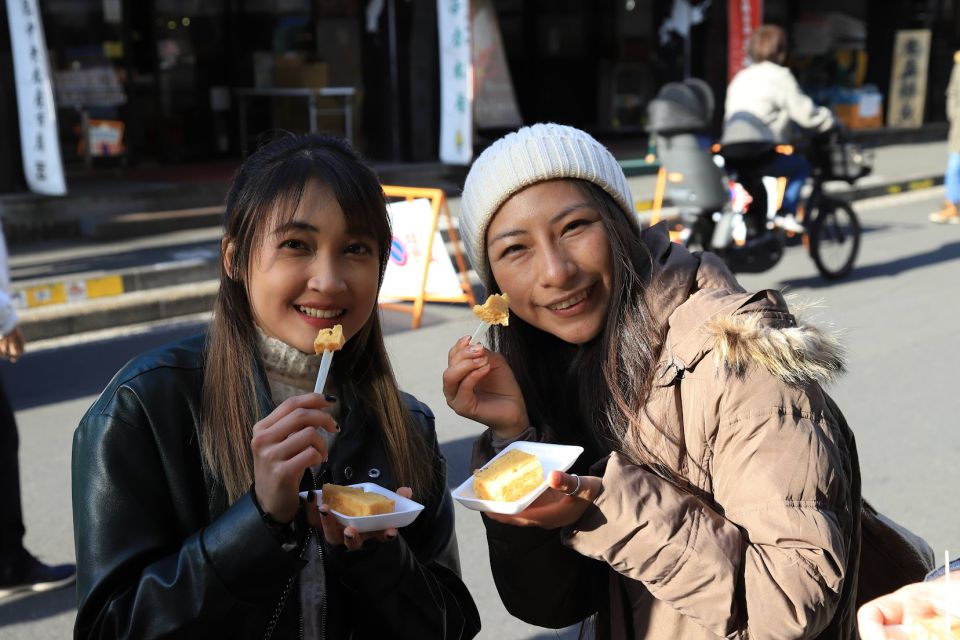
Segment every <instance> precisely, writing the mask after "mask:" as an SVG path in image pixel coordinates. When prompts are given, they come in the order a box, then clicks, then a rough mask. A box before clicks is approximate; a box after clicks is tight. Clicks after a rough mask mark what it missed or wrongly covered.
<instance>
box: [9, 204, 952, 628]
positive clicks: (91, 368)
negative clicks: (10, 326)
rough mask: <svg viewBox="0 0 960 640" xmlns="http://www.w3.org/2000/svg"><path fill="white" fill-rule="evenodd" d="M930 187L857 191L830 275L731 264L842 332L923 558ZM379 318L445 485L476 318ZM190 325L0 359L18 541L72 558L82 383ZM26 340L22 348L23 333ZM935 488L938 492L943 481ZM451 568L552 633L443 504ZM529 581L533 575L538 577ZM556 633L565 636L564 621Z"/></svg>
mask: <svg viewBox="0 0 960 640" xmlns="http://www.w3.org/2000/svg"><path fill="white" fill-rule="evenodd" d="M941 199H942V189H931V190H927V191H919V192H914V193H908V194H905V195H900V196H891V197H886V198H878V199H873V200H865V201H862V202H859V203H857V205H856V208H857V211H858V213H859V214H860V215H861V219H862V221H863V224H864V227H865V231H866V232H865V233H864V236H863V246H862V249H861V254H860V259H859V261H858V266H857V268H856V270H855V271H854V273H853V274H852V276H851V277H850V278H849V279H847V280H844V281H842V282H840V283H833V284H829V285H828V284H827V283H825V282H824V281H823V280H821V279H820V278H819V277H818V275H817V272H816V269H815V267H814V265H813V262H812V261H811V260H810V259H809V257H808V256H807V255H806V254H805V253H803V251H802V250H801V249H799V248H793V249H790V250H789V251H788V254H787V255H786V257H785V259H784V260H783V261H782V263H781V264H780V265H778V266H777V267H776V268H775V269H773V270H771V271H769V272H767V273H763V274H754V275H745V276H743V277H742V278H741V282H742V283H743V284H744V286H746V287H747V288H748V289H756V288H764V287H773V288H780V289H784V290H786V291H787V292H788V293H792V294H795V295H796V296H797V299H798V300H805V301H810V300H819V301H820V303H821V304H820V306H819V308H817V309H815V310H812V311H811V312H808V315H809V314H811V313H812V314H813V315H814V316H816V317H817V318H818V320H819V321H820V322H823V323H830V324H832V325H834V326H835V327H836V328H838V329H840V330H842V331H843V332H844V342H845V343H846V345H847V347H848V350H849V353H848V367H849V373H848V374H847V376H846V377H845V378H843V379H842V380H841V381H840V382H839V383H837V384H836V386H835V387H834V388H833V389H832V390H831V394H832V395H833V397H834V398H835V399H836V400H837V402H838V404H839V405H840V407H841V408H842V409H843V410H844V413H845V415H846V417H847V419H848V421H849V423H850V424H851V426H852V427H853V429H854V430H855V431H856V433H857V437H858V442H859V451H860V461H861V467H862V473H863V487H864V494H865V496H866V497H867V498H868V499H869V500H870V501H871V502H872V503H873V504H874V506H876V507H877V508H878V509H879V510H880V511H882V512H884V513H886V514H887V515H889V516H891V517H893V518H894V519H896V520H898V521H899V522H901V523H902V524H904V525H906V526H908V527H909V528H911V529H912V530H914V531H916V532H918V533H920V534H922V535H923V536H925V537H926V538H927V540H928V541H929V542H930V544H931V545H932V546H933V548H934V550H935V551H936V552H937V554H938V556H942V554H943V550H944V549H945V548H947V549H950V551H951V554H952V555H953V556H957V555H960V504H958V502H957V497H956V495H955V494H956V487H957V486H960V464H958V463H957V461H958V460H960V430H957V429H956V426H957V420H958V418H957V416H958V415H960V393H958V391H960V389H958V376H957V371H956V362H957V361H958V359H960V328H958V319H957V318H958V316H960V295H958V294H960V285H958V283H957V275H958V273H960V269H958V267H960V227H958V226H950V227H938V226H934V225H931V224H929V223H928V222H927V220H926V216H927V213H929V212H930V211H933V210H934V209H935V208H936V206H937V204H938V203H939V201H940V200H941ZM404 321H405V317H397V316H391V317H390V318H389V321H388V325H389V327H390V328H391V329H390V335H389V337H388V344H389V348H390V351H391V355H392V357H393V362H394V365H395V367H396V370H397V374H398V376H399V378H400V381H401V385H402V386H403V387H404V388H405V389H406V390H408V391H410V392H412V393H414V394H415V395H417V396H419V397H420V398H421V399H422V400H424V401H425V402H427V403H428V404H430V405H431V406H432V407H433V409H434V411H435V412H436V414H437V418H438V427H439V431H440V437H441V442H442V444H443V447H444V451H445V452H446V454H447V458H448V462H449V465H450V476H451V485H452V486H455V485H456V484H459V482H460V481H462V480H463V479H464V478H465V477H466V476H467V474H468V472H469V469H468V459H469V450H470V444H471V442H472V440H473V438H474V437H475V436H476V435H477V433H478V429H477V427H476V425H475V424H473V423H470V422H468V421H466V420H463V419H461V418H459V417H457V416H456V415H454V414H453V413H452V412H451V411H450V410H449V409H448V408H447V407H446V405H445V403H444V402H443V397H442V394H441V390H440V374H441V372H442V370H443V367H444V364H445V360H446V351H447V348H448V347H449V345H450V344H452V343H453V341H455V340H456V339H457V338H458V337H460V336H462V335H465V334H468V333H471V332H472V331H473V329H474V328H475V327H476V321H475V320H474V319H473V317H472V315H471V314H470V313H469V311H468V310H467V309H466V308H464V307H442V306H441V307H436V308H433V307H429V308H428V310H427V316H426V321H425V325H424V327H422V328H421V329H419V330H417V331H408V330H404V329H403V326H402V324H403V322H404ZM190 329H192V326H183V327H179V328H175V329H174V330H172V331H167V332H161V333H155V334H151V335H148V336H141V337H136V338H124V339H119V340H111V341H108V342H102V343H97V344H94V345H75V346H72V347H64V348H62V349H60V350H57V351H52V350H46V351H41V352H33V353H29V354H28V355H27V357H25V358H24V360H23V361H22V362H21V363H20V364H18V365H15V366H10V365H8V364H6V363H4V364H3V365H0V376H3V378H4V379H5V382H6V384H7V388H8V391H9V392H10V394H11V395H12V397H13V401H14V403H15V404H16V405H17V409H18V414H17V417H18V421H19V425H20V435H21V449H20V459H21V467H22V468H21V476H22V480H23V485H24V486H23V499H24V508H25V517H26V523H27V539H26V541H27V545H28V547H29V548H30V549H31V550H32V551H34V552H35V553H37V554H38V555H40V556H41V557H42V558H43V559H44V560H46V561H48V562H60V561H68V560H71V559H72V558H73V542H72V529H71V513H70V440H71V435H72V431H73V428H74V426H75V425H76V423H77V421H78V419H79V417H80V415H81V414H82V413H83V411H84V410H85V409H86V407H87V406H88V405H89V404H90V402H91V401H92V399H93V397H94V395H95V393H96V390H97V389H99V388H101V387H102V386H103V385H104V384H105V383H106V382H107V380H108V379H109V376H110V375H111V373H112V372H113V371H114V370H115V369H116V368H117V366H118V365H119V363H120V362H122V361H123V360H124V359H126V357H127V356H128V355H130V354H132V353H134V352H136V351H139V350H140V349H142V348H145V347H146V346H147V344H148V343H151V342H156V341H160V340H166V339H168V338H170V337H172V336H173V335H174V334H176V333H183V332H186V331H189V330H190ZM28 348H29V345H28ZM951 487H952V488H953V489H951ZM457 525H458V526H457V528H458V538H459V542H460V555H461V561H462V565H463V574H464V578H465V580H466V582H467V585H468V587H470V589H471V590H472V592H473V594H474V597H475V599H476V601H477V605H478V607H479V609H480V611H481V615H482V616H483V628H484V629H483V631H482V632H481V637H483V638H494V637H495V638H497V639H498V640H511V639H533V638H544V639H546V638H554V637H556V635H555V634H554V632H553V631H548V630H544V629H538V628H535V627H531V626H529V625H525V624H523V623H520V622H518V621H516V620H514V619H513V618H511V617H510V616H509V614H507V613H506V611H505V610H504V609H503V607H502V605H501V604H500V602H499V598H498V596H497V594H496V591H495V589H494V586H493V582H492V579H491V577H490V573H489V567H488V563H487V557H486V545H485V542H484V539H483V531H482V525H481V523H480V516H479V515H478V514H476V513H474V512H471V511H467V510H466V509H464V508H462V507H460V506H459V505H458V506H457ZM544 588H545V589H548V588H549V585H544ZM75 606H76V603H75V596H74V593H73V591H72V590H64V591H58V592H54V593H48V594H43V595H37V596H32V597H27V598H20V599H16V600H8V601H4V602H0V638H5V639H6V638H9V639H11V640H13V639H17V640H20V639H24V640H25V639H27V638H30V639H46V638H51V639H52V638H57V639H60V638H66V637H68V636H69V635H70V633H71V629H72V623H73V618H74V615H75ZM560 637H562V638H567V637H575V634H573V633H572V632H567V633H564V634H561V636H560Z"/></svg>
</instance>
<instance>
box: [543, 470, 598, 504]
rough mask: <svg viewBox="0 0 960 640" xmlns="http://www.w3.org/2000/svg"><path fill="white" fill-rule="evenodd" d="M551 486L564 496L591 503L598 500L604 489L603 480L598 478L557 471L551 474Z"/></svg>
mask: <svg viewBox="0 0 960 640" xmlns="http://www.w3.org/2000/svg"><path fill="white" fill-rule="evenodd" d="M549 484H550V486H551V487H552V488H554V489H556V490H557V491H559V492H561V493H563V494H564V495H568V496H570V497H572V498H581V499H583V500H589V501H590V502H593V501H594V500H596V498H597V496H599V495H600V492H601V490H602V489H603V480H601V479H600V478H598V477H596V476H578V475H576V474H575V473H564V472H563V471H556V470H554V471H551V472H550V479H549Z"/></svg>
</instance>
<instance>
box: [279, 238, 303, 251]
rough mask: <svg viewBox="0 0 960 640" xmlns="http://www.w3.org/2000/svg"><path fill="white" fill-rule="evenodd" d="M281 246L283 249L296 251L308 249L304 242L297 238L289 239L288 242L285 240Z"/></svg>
mask: <svg viewBox="0 0 960 640" xmlns="http://www.w3.org/2000/svg"><path fill="white" fill-rule="evenodd" d="M280 246H281V247H282V248H283V249H295V250H300V249H306V248H307V245H306V244H304V243H303V242H302V241H300V240H297V239H295V238H288V239H287V240H284V241H283V242H281V243H280Z"/></svg>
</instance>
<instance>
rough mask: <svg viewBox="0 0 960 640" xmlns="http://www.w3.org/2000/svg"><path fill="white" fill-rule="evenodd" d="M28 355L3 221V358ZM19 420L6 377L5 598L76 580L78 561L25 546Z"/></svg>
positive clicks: (0, 494) (2, 395)
mask: <svg viewBox="0 0 960 640" xmlns="http://www.w3.org/2000/svg"><path fill="white" fill-rule="evenodd" d="M21 355H23V334H22V333H21V331H20V329H19V327H18V326H17V312H16V309H14V306H13V297H12V295H11V291H10V272H9V270H8V267H7V243H6V240H5V238H4V235H3V227H2V226H0V360H9V361H10V362H16V361H17V360H18V359H19V358H20V356H21ZM18 446H19V439H18V437H17V422H16V418H15V417H14V415H13V408H12V407H11V406H10V401H9V400H8V399H7V392H6V391H5V390H4V388H3V383H2V380H0V600H2V599H3V598H6V597H8V596H11V595H14V594H17V593H24V592H29V591H49V590H50V589H56V588H58V587H62V586H65V585H68V584H70V583H72V582H73V581H74V580H75V578H76V572H77V569H76V567H75V566H74V565H72V564H61V565H54V566H51V565H47V564H44V563H42V562H40V561H39V560H37V559H36V558H35V557H34V556H33V554H31V553H30V552H29V551H27V550H26V549H25V548H24V546H23V534H24V532H25V529H24V526H23V509H22V507H21V504H20V465H19V461H18V454H17V448H18Z"/></svg>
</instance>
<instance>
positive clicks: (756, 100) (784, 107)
mask: <svg viewBox="0 0 960 640" xmlns="http://www.w3.org/2000/svg"><path fill="white" fill-rule="evenodd" d="M747 54H748V55H749V56H750V59H751V64H750V65H749V66H747V67H745V68H744V69H741V70H740V71H739V72H738V73H737V74H736V75H735V76H734V77H733V80H731V81H730V85H729V86H728V87H727V98H726V102H725V105H724V124H723V136H722V138H721V144H722V145H723V154H724V156H725V157H726V158H728V159H729V158H731V157H744V156H751V157H755V158H759V159H760V160H761V162H762V165H763V166H762V171H763V173H764V175H771V176H782V177H784V178H786V179H787V186H786V190H785V192H784V194H783V204H782V205H781V207H780V211H779V215H777V217H776V219H775V223H776V224H777V226H779V227H781V228H782V229H784V230H786V231H792V232H794V233H803V232H804V231H805V229H804V227H803V225H802V224H801V223H800V222H799V221H798V220H797V216H796V214H797V204H798V203H799V201H800V190H801V189H802V188H803V184H804V182H805V181H806V179H807V178H808V177H809V176H810V171H811V169H810V162H809V161H808V160H807V159H806V158H805V157H804V156H803V154H801V153H797V152H796V151H794V153H792V154H789V155H788V154H784V153H777V152H776V151H775V147H776V145H782V144H790V143H791V141H792V140H793V137H792V135H791V134H792V133H793V131H792V130H793V129H795V128H796V127H799V128H801V129H804V130H806V131H808V132H810V131H812V132H816V133H824V132H826V131H829V130H830V129H832V128H834V127H836V126H837V125H838V121H837V120H836V118H834V116H833V113H832V112H831V111H830V109H828V108H827V107H820V106H817V105H816V104H815V103H814V102H813V100H811V99H810V97H809V96H807V95H806V94H805V93H803V91H802V90H801V89H800V85H799V84H797V80H796V78H794V77H793V74H792V73H791V72H790V70H789V69H788V68H787V67H786V66H784V62H785V61H786V57H787V36H786V33H785V32H784V31H783V29H781V28H780V27H778V26H775V25H763V26H761V27H760V28H758V29H757V30H756V31H754V32H753V35H752V36H751V37H750V42H749V44H748V46H747ZM794 125H796V126H794Z"/></svg>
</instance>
